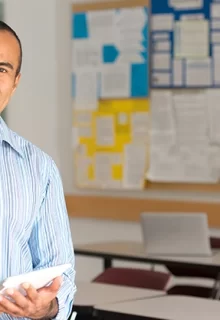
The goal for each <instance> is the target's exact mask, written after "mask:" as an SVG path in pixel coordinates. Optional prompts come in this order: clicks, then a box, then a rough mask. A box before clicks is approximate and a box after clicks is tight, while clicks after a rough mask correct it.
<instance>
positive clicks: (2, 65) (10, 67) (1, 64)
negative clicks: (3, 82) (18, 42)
mask: <svg viewBox="0 0 220 320" xmlns="http://www.w3.org/2000/svg"><path fill="white" fill-rule="evenodd" d="M0 67H7V68H9V69H11V70H14V67H13V65H12V64H11V63H9V62H0Z"/></svg>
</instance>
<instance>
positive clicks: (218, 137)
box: [207, 89, 220, 167]
mask: <svg viewBox="0 0 220 320" xmlns="http://www.w3.org/2000/svg"><path fill="white" fill-rule="evenodd" d="M207 97H208V99H207V101H208V121H209V136H210V140H211V142H212V143H217V144H219V145H220V124H219V123H220V92H219V89H210V90H208V91H207ZM219 167H220V159H219Z"/></svg>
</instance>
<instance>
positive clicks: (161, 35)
mask: <svg viewBox="0 0 220 320" xmlns="http://www.w3.org/2000/svg"><path fill="white" fill-rule="evenodd" d="M151 36H152V38H153V40H154V41H169V38H170V35H169V33H168V32H157V33H153V34H152V35H151Z"/></svg>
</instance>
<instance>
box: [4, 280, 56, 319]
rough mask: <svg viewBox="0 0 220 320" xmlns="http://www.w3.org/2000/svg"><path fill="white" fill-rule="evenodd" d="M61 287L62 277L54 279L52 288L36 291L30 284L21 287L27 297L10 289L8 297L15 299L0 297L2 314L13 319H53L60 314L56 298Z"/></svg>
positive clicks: (7, 292) (7, 293)
mask: <svg viewBox="0 0 220 320" xmlns="http://www.w3.org/2000/svg"><path fill="white" fill-rule="evenodd" d="M60 285H61V277H58V278H56V279H54V281H53V282H52V284H51V285H50V286H48V287H44V288H42V289H40V290H36V289H34V288H33V287H32V286H31V285H30V284H28V283H25V284H23V285H22V286H21V287H22V288H23V289H24V290H25V291H26V293H27V295H26V296H23V295H22V294H21V293H20V292H19V291H17V290H15V289H8V290H7V291H6V295H7V296H8V297H9V298H11V299H13V301H10V300H11V299H10V300H9V299H7V298H6V297H4V296H2V295H0V312H1V313H6V314H9V315H11V316H13V317H22V318H31V319H50V318H53V317H55V316H56V314H57V313H58V304H57V301H56V296H57V292H58V290H59V288H60Z"/></svg>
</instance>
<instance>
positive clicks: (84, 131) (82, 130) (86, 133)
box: [77, 126, 92, 138]
mask: <svg viewBox="0 0 220 320" xmlns="http://www.w3.org/2000/svg"><path fill="white" fill-rule="evenodd" d="M77 131H78V136H79V137H80V138H90V137H92V128H91V127H90V126H80V127H77Z"/></svg>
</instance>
